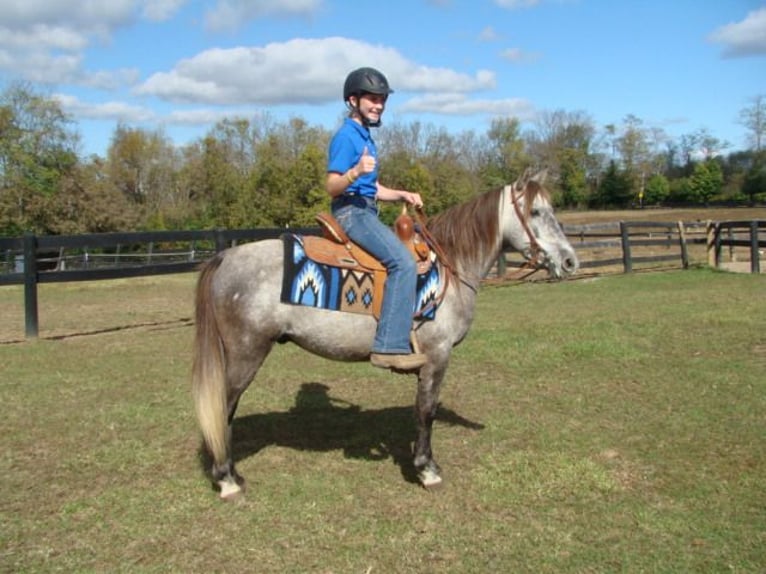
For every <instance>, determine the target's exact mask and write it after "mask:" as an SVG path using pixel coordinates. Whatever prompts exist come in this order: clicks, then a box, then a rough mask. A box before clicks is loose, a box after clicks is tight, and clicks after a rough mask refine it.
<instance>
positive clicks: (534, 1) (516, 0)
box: [495, 0, 540, 10]
mask: <svg viewBox="0 0 766 574" xmlns="http://www.w3.org/2000/svg"><path fill="white" fill-rule="evenodd" d="M539 3H540V0H495V4H497V5H498V6H500V7H501V8H509V9H511V10H513V9H516V8H530V7H531V6H537V5H538V4H539Z"/></svg>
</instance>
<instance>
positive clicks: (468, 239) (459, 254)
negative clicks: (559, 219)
mask: <svg viewBox="0 0 766 574" xmlns="http://www.w3.org/2000/svg"><path fill="white" fill-rule="evenodd" d="M538 194H541V195H542V196H543V197H548V192H547V190H546V189H545V188H544V187H543V186H542V185H540V184H539V183H538V182H537V181H534V180H532V181H528V182H527V184H526V185H525V186H524V189H523V191H522V203H523V206H524V217H525V218H527V217H529V212H530V210H531V208H532V204H533V202H534V200H535V197H536V196H537V195H538ZM502 196H503V188H498V189H495V190H492V191H488V192H485V193H482V194H479V195H477V196H475V197H473V198H472V199H469V200H468V201H466V202H464V203H460V204H458V205H454V206H452V207H450V208H449V209H447V210H446V211H443V212H442V213H439V214H437V215H435V216H433V217H432V218H430V219H429V220H428V222H427V226H428V230H429V231H430V232H431V235H433V237H434V239H436V241H437V242H438V243H439V245H440V246H441V247H442V249H444V251H446V252H447V253H448V254H449V255H450V256H451V258H452V259H453V261H454V262H458V261H471V260H474V259H476V258H477V257H482V256H483V255H484V254H485V253H487V252H488V251H490V250H492V249H494V248H495V247H496V246H497V245H498V244H499V242H500V241H501V238H500V237H499V234H500V233H501V231H500V229H499V226H500V222H499V209H498V207H499V206H498V204H499V202H500V200H501V198H502ZM508 207H509V208H512V207H511V206H510V205H509V206H508Z"/></svg>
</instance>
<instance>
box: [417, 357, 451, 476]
mask: <svg viewBox="0 0 766 574" xmlns="http://www.w3.org/2000/svg"><path fill="white" fill-rule="evenodd" d="M446 370H447V367H446V365H444V366H442V367H438V368H435V367H432V366H431V365H426V366H425V367H424V368H423V369H422V370H421V372H420V376H419V377H418V395H417V400H416V402H415V417H416V419H417V432H418V436H417V440H416V441H415V453H414V455H415V458H414V464H415V470H416V471H417V473H418V479H419V480H420V483H421V484H422V485H423V486H424V487H425V488H435V487H437V486H439V485H441V483H442V475H441V468H439V465H438V464H436V461H435V460H434V457H433V452H432V451H431V431H432V429H433V425H434V420H435V419H436V409H437V408H438V406H439V391H440V389H441V384H442V381H443V380H444V373H445V372H446Z"/></svg>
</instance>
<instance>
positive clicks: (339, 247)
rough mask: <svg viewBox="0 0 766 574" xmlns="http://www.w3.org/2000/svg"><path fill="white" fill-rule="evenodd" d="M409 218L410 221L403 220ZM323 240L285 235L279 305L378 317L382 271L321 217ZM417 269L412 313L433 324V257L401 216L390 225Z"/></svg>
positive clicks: (330, 221) (435, 281) (436, 290)
mask: <svg viewBox="0 0 766 574" xmlns="http://www.w3.org/2000/svg"><path fill="white" fill-rule="evenodd" d="M408 219H409V221H407V220H408ZM317 220H318V221H319V223H320V224H321V225H322V229H323V233H324V236H323V237H317V236H311V235H296V234H293V233H286V234H284V235H283V236H282V238H283V242H284V245H285V257H284V261H285V269H284V276H283V277H284V278H283V283H282V302H283V303H292V304H295V305H307V306H311V307H318V308H322V309H331V310H338V311H347V312H352V313H361V314H367V315H372V316H374V317H375V319H378V318H379V317H380V309H381V306H382V302H383V289H384V287H385V282H386V268H385V266H384V265H383V264H382V263H381V262H380V261H378V260H377V259H376V258H375V257H374V256H372V255H371V254H370V253H368V252H367V251H365V250H364V249H362V248H361V247H359V246H358V245H356V244H355V243H354V242H352V241H351V240H350V239H349V238H348V236H347V235H346V233H345V232H344V231H343V229H342V228H341V227H340V225H339V224H338V222H337V221H336V220H335V218H334V217H332V215H330V214H328V213H321V214H319V215H318V216H317ZM394 228H395V231H396V232H397V235H398V236H399V238H400V239H401V240H402V241H403V242H404V244H405V245H406V246H407V249H408V250H409V251H410V253H412V255H413V258H414V259H415V262H416V264H417V268H418V281H417V299H416V304H415V309H413V314H414V315H417V316H418V317H419V318H423V319H433V318H434V316H435V311H436V301H437V299H438V295H439V266H438V265H435V262H436V254H435V253H433V252H432V250H431V249H430V247H429V246H428V244H427V243H426V242H425V241H424V240H423V238H422V237H421V236H420V235H419V234H418V233H417V232H416V230H415V228H414V225H413V224H412V219H411V218H410V217H409V215H406V214H403V215H400V216H399V217H398V218H397V222H396V224H395V225H394Z"/></svg>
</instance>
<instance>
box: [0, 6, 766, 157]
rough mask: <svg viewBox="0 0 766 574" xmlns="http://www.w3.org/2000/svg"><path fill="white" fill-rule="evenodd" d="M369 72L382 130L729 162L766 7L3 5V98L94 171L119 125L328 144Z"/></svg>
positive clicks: (753, 80)
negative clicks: (49, 111) (652, 138)
mask: <svg viewBox="0 0 766 574" xmlns="http://www.w3.org/2000/svg"><path fill="white" fill-rule="evenodd" d="M362 66H372V67H375V68H378V69H379V70H381V71H382V72H383V73H384V74H385V75H386V76H387V77H388V80H389V83H390V84H391V87H392V88H393V89H394V90H395V93H394V94H393V95H392V96H391V98H390V99H389V102H388V106H387V109H386V112H385V114H384V118H383V120H384V124H385V123H389V122H395V123H405V124H408V123H411V122H416V121H418V122H421V123H423V124H431V125H434V126H436V127H438V128H446V129H447V130H449V131H450V132H454V133H458V132H461V131H465V130H473V131H475V132H476V133H477V134H481V133H484V132H486V130H487V129H488V128H489V126H490V124H491V121H492V119H494V118H498V117H502V118H509V117H515V118H517V119H518V120H519V121H520V122H521V125H522V129H534V127H535V119H536V118H538V117H539V115H540V114H541V113H542V114H544V113H546V112H553V111H558V110H564V111H567V112H584V113H585V114H587V116H589V117H590V118H591V119H592V120H593V121H594V123H595V125H596V127H598V128H603V127H604V126H605V125H609V124H614V125H620V124H621V123H622V121H623V120H624V118H625V117H626V116H628V115H633V116H635V117H637V118H639V119H640V120H641V121H642V122H643V125H644V126H645V127H647V128H661V129H662V130H664V131H665V132H666V133H667V134H668V135H669V136H670V137H679V136H680V135H683V134H691V133H693V132H696V131H698V130H700V129H704V130H707V131H708V132H709V133H710V134H711V135H712V136H714V137H716V138H719V139H720V140H723V141H725V142H728V143H729V144H730V147H729V148H728V151H729V152H731V151H736V150H740V149H746V148H747V141H746V138H745V136H746V129H745V128H744V127H743V126H742V125H741V124H740V123H739V113H740V111H741V110H742V109H743V108H745V107H747V106H748V105H751V104H752V99H753V98H754V97H755V96H757V95H766V1H764V0H757V1H756V0H378V1H376V2H369V1H366V0H353V1H352V0H205V1H197V0H75V1H72V0H0V87H1V88H5V87H7V86H10V85H12V84H13V83H16V82H20V83H22V84H28V85H30V86H31V87H32V88H33V89H34V90H35V91H36V92H39V93H43V94H45V95H48V96H50V97H54V98H56V99H57V100H58V101H59V102H60V104H61V107H62V109H63V110H64V111H65V112H66V113H67V114H68V115H69V116H70V117H71V118H72V120H73V121H74V127H75V129H76V130H77V131H78V132H79V133H80V136H81V140H82V141H81V153H83V154H84V155H90V154H99V155H102V156H103V155H105V154H106V150H107V149H108V146H109V142H110V139H111V137H112V135H113V134H114V131H115V128H116V127H117V126H118V125H124V126H127V127H131V128H141V129H147V130H162V131H163V132H164V133H165V134H166V135H167V136H168V137H169V138H170V140H172V141H173V142H174V143H175V144H176V145H179V146H181V145H185V144H188V143H190V142H193V141H195V140H197V139H199V138H201V137H203V136H204V135H205V134H206V133H207V132H208V131H209V130H210V129H211V128H212V127H213V126H214V125H215V124H216V122H218V121H220V120H222V119H224V118H235V117H244V118H248V119H250V120H252V121H257V119H258V118H259V117H263V116H267V117H268V118H270V120H271V121H279V122H281V121H287V120H289V119H290V118H294V117H300V118H302V119H304V120H305V121H307V122H308V123H309V124H310V125H321V126H324V127H326V128H327V129H330V130H332V129H334V128H335V127H336V126H337V124H338V122H339V120H340V118H342V116H343V114H344V105H343V102H342V86H343V81H344V79H345V77H346V75H347V74H348V73H349V72H350V71H351V70H353V69H355V68H357V67H362Z"/></svg>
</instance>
